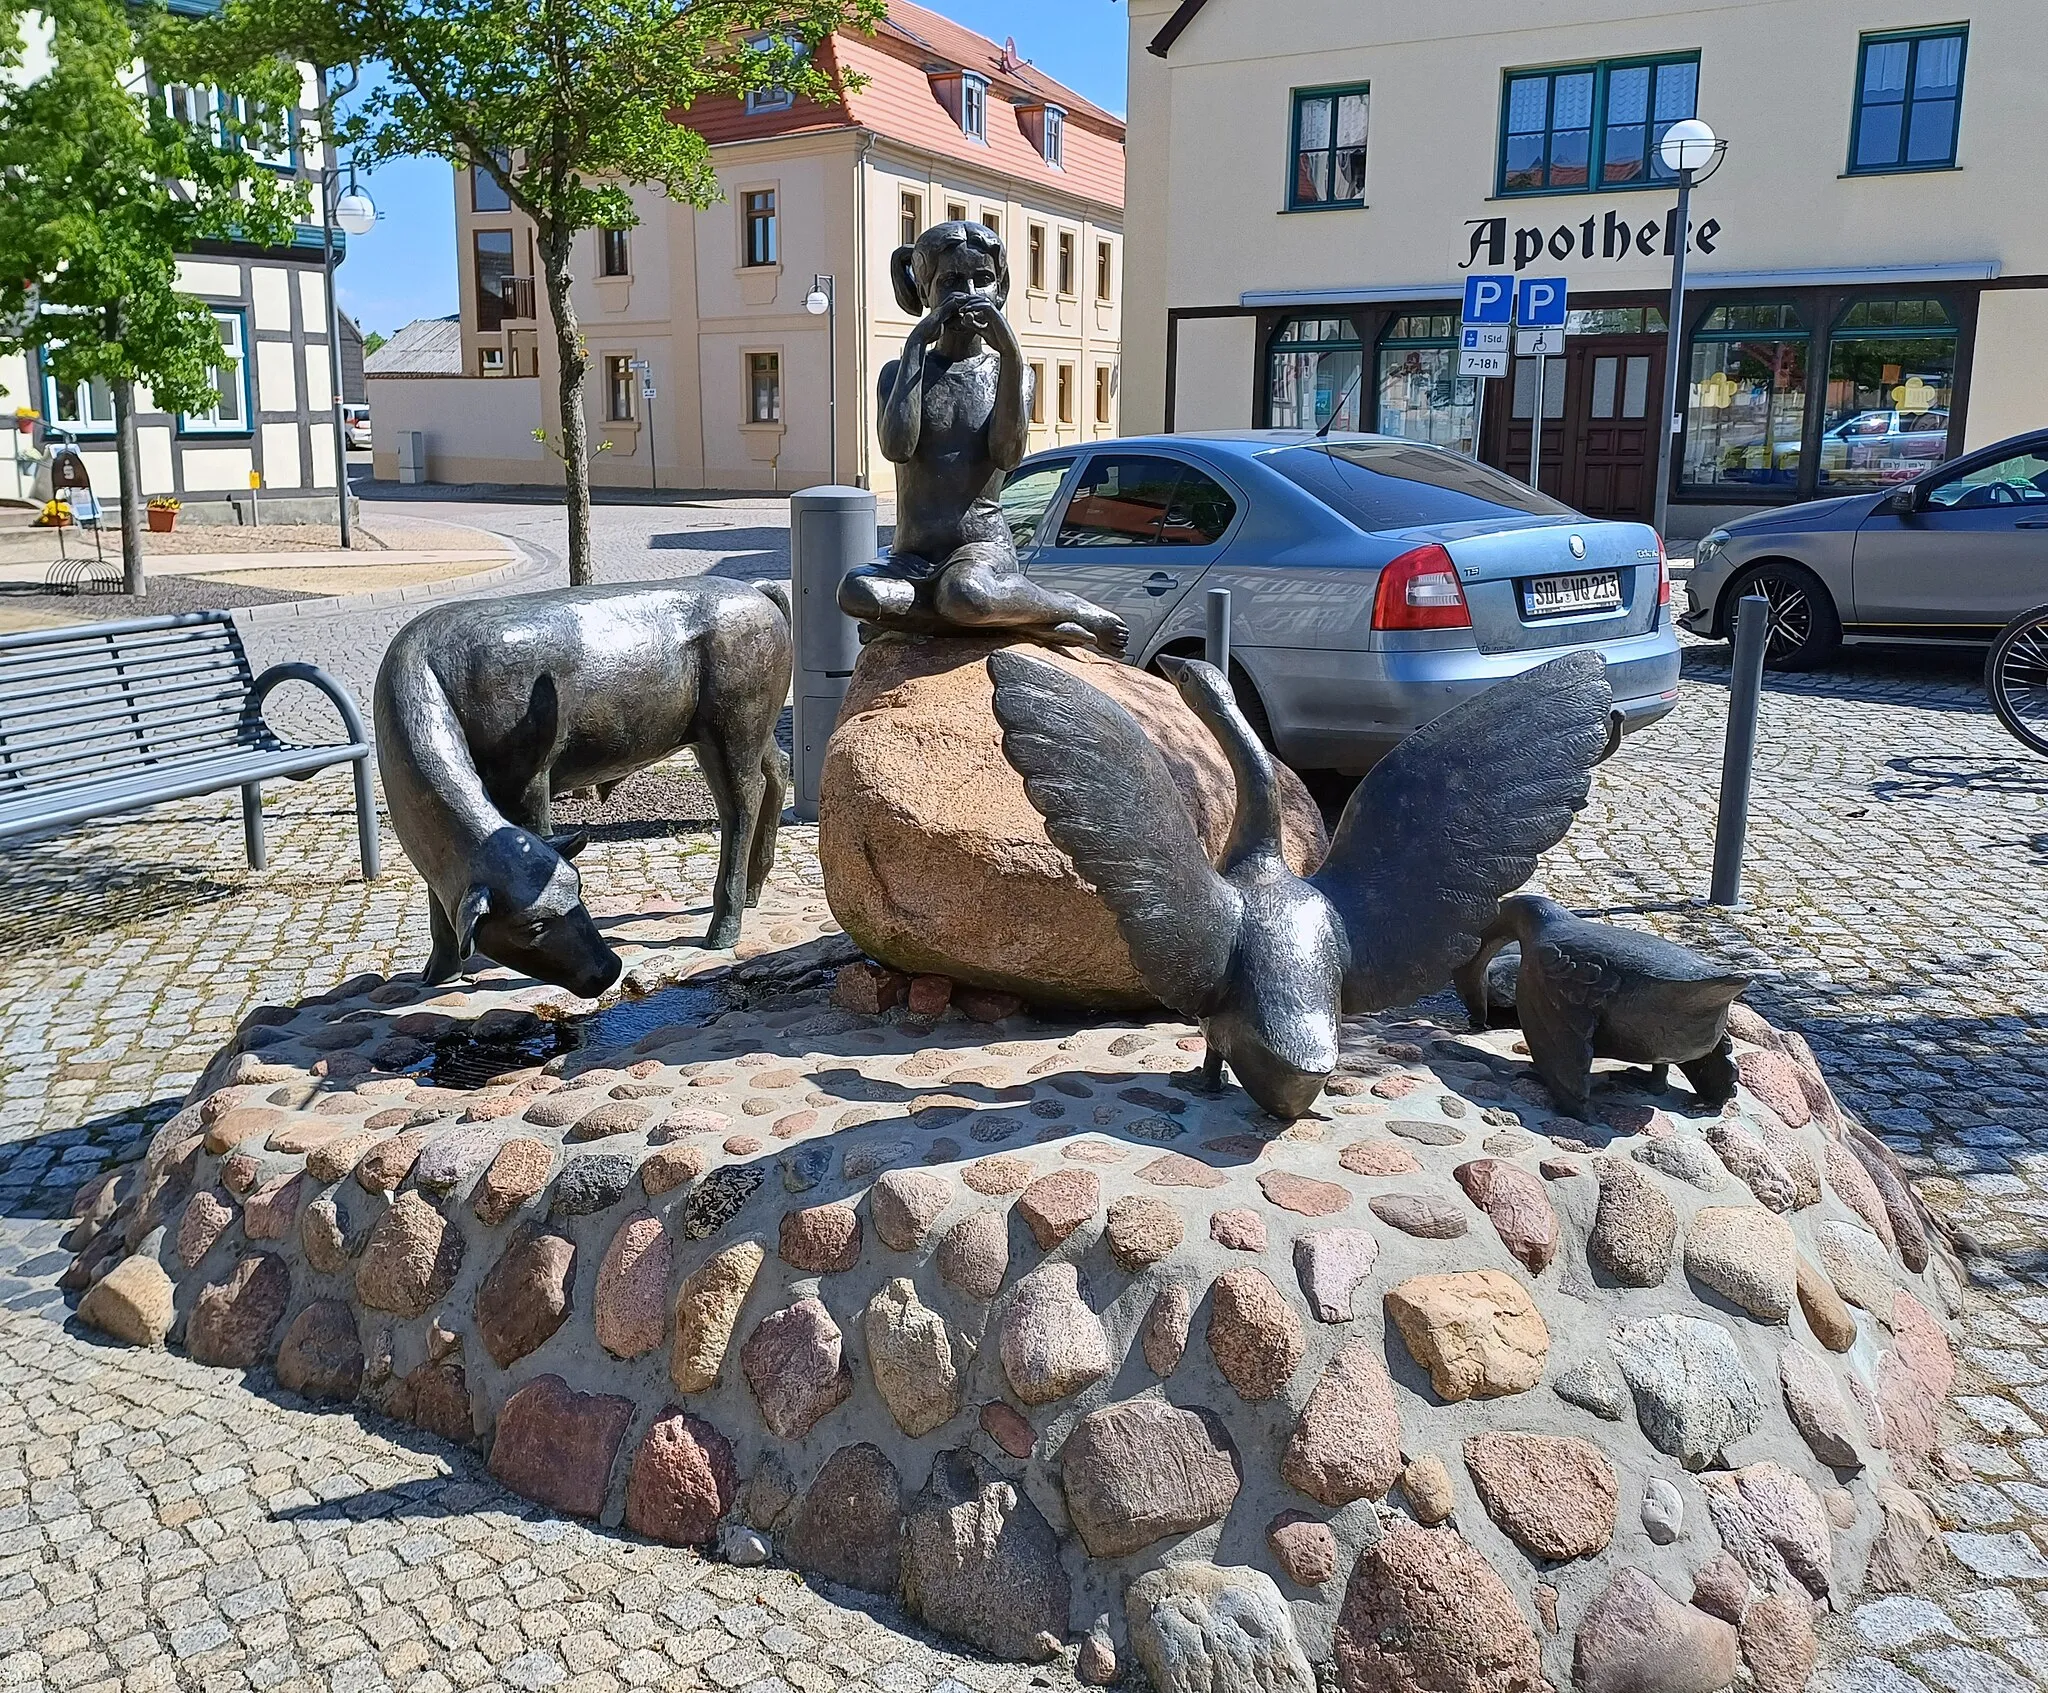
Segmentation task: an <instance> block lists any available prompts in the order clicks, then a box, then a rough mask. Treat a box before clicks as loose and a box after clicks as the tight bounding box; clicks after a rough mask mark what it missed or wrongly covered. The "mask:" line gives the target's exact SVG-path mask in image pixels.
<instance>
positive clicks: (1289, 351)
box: [1122, 0, 2048, 543]
mask: <svg viewBox="0 0 2048 1693" xmlns="http://www.w3.org/2000/svg"><path fill="white" fill-rule="evenodd" d="M1131 26H1132V30H1133V39H1132V51H1131V67H1132V69H1131V89H1130V112H1129V125H1130V129H1129V157H1130V171H1131V180H1132V181H1134V182H1145V183H1148V184H1151V185H1152V192H1150V193H1148V194H1146V195H1145V196H1143V197H1142V199H1141V200H1139V201H1138V202H1136V203H1134V204H1133V206H1132V208H1131V210H1130V212H1129V213H1128V217H1127V223H1126V239H1127V248H1126V272H1125V327H1124V372H1123V396H1122V397H1123V426H1124V428H1125V429H1126V430H1127V431H1133V432H1136V431H1144V430H1151V429H1161V428H1165V429H1183V430H1188V429H1216V428H1242V427H1246V426H1261V427H1263V426H1273V427H1311V428H1313V427H1320V426H1322V425H1324V424H1329V423H1333V424H1334V427H1336V428H1340V429H1363V430H1374V431H1379V432H1382V433H1386V434H1390V435H1399V436H1404V437H1408V438H1412V439H1416V440H1424V441H1432V442H1436V443H1438V444H1441V445H1444V446H1449V447H1454V448H1456V449H1458V450H1460V451H1464V452H1469V453H1473V454H1475V455H1476V456H1477V457H1479V458H1480V459H1482V460H1484V461H1486V462H1487V463H1490V464H1493V465H1497V466H1500V467H1502V468H1504V469H1510V470H1512V471H1513V473H1514V474H1516V475H1517V476H1521V477H1524V478H1526V477H1527V475H1528V473H1529V462H1530V456H1531V450H1532V447H1534V448H1535V449H1536V450H1537V452H1538V455H1539V457H1540V477H1541V482H1542V486H1543V487H1544V488H1545V489H1546V490H1547V491H1549V492H1552V493H1554V494H1556V495H1558V496H1559V497H1560V498H1562V499H1564V500H1566V501H1568V502H1569V503H1571V504H1572V505H1574V506H1577V507H1578V508H1580V509H1581V510H1583V511H1586V512H1588V513H1590V514H1592V515H1595V516H1615V517H1642V518H1647V517H1649V516H1650V515H1651V513H1652V512H1653V510H1654V506H1655V495H1656V487H1655V482H1656V475H1657V459H1658V453H1657V446H1658V442H1657V435H1656V426H1655V425H1656V420H1657V419H1658V418H1659V417H1660V416H1667V415H1670V413H1669V412H1668V411H1667V409H1666V404H1665V394H1666V392H1667V390H1666V382H1667V380H1668V375H1667V372H1666V369H1665V365H1666V347H1667V324H1666V312H1667V309H1668V303H1669V299H1670V291H1671V285H1672V273H1673V268H1674V258H1675V257H1676V250H1677V247H1678V245H1679V243H1680V242H1681V241H1682V242H1683V243H1684V247H1685V254H1684V257H1685V264H1686V280H1687V291H1686V294H1685V308H1684V312H1683V319H1682V323H1681V331H1682V333H1681V335H1680V351H1679V358H1678V368H1679V381H1680V382H1681V384H1682V386H1681V388H1680V389H1679V391H1678V396H1677V397H1678V401H1679V403H1678V405H1677V407H1676V411H1677V413H1678V425H1677V427H1678V434H1677V436H1676V438H1675V440H1674V441H1673V443H1672V449H1673V450H1672V453H1671V456H1670V476H1671V483H1670V523H1669V527H1670V530H1671V534H1672V537H1673V539H1674V541H1676V542H1681V543H1682V542H1686V541H1690V540H1692V539H1696V538H1697V537H1698V536H1699V535H1701V534H1704V533H1705V532H1706V531H1707V530H1708V529H1710V528H1712V527H1713V526H1714V525H1715V524H1717V523H1721V522H1724V521H1726V520H1727V519H1729V518H1730V517H1732V516H1734V515H1736V514H1738V513H1742V512H1748V511H1754V510H1757V509H1759V508H1762V507H1767V506H1771V505H1778V504H1789V503H1791V502H1794V501H1797V500H1803V499H1813V498H1816V497H1825V496H1827V495H1830V494H1837V493H1850V492H1854V491H1856V490H1858V489H1863V488H1869V487H1873V486H1877V485H1881V484H1884V483H1887V482H1891V481H1897V480H1904V479H1906V478H1909V477H1912V476H1915V475H1918V474H1919V473H1920V472H1921V471H1922V470H1924V469H1926V468H1927V467H1928V466H1929V465H1930V464H1932V463H1935V462H1938V461H1940V460H1942V459H1944V458H1948V457H1951V456H1953V455H1955V454H1957V453H1960V452H1963V451H1964V450H1966V449H1969V448H1975V447H1978V446H1983V445H1986V444H1989V443H1991V442H1994V441H1998V440H2001V439H2003V438H2004V437H2006V436H2009V435H2013V434H2017V433H2019V432H2021V431H2023V430H2028V429H2034V428H2039V427H2041V426H2042V425H2043V424H2044V423H2048V400H2044V398H2043V384H2042V381H2041V376H2042V373H2043V371H2044V369H2048V219H2043V218H2041V217H2040V216H2039V215H2038V213H2037V211H2036V209H2035V208H2034V206H2033V204H2032V201H2033V199H2034V196H2033V195H2032V194H2030V193H2029V192H2028V191H2026V189H2025V188H2023V187H2022V186H2021V185H2023V184H2032V183H2037V182H2039V181H2041V180H2042V179H2043V176H2044V174H2048V126H2043V125H2041V124H2039V123H2038V122H2034V121H2031V118H2032V114H2034V113H2036V112H2037V111H2038V109H2039V92H2038V69H2039V67H2040V66H2041V65H2043V64H2048V5H2042V4H2041V3H2040V0H1980V3H1978V4H1975V5H1969V6H1967V7H1966V9H1965V10H1963V11H1960V12H1959V11H1958V10H1956V9H1955V8H1954V7H1953V6H1952V5H1950V4H1945V3H1943V0H1857V3H1856V4H1854V5H1844V4H1841V3H1840V0H1730V3H1728V4H1723V5H1721V6H1717V7H1714V8H1711V9H1705V8H1699V7H1695V6H1693V5H1690V4H1687V3H1685V0H1626V3H1624V0H1557V3H1555V4H1547V5H1545V6H1543V7H1540V8H1509V7H1502V6H1499V5H1498V4H1496V3H1494V0H1438V3H1437V4H1436V5H1434V6H1431V7H1427V8H1417V7H1404V6H1392V5H1386V4H1380V3H1374V4H1367V5H1360V4H1357V3H1356V0H1295V3H1294V4H1292V5H1290V6H1289V7H1288V8H1287V29H1286V39H1285V41H1284V42H1276V40H1275V35H1274V30H1273V22H1272V16H1271V13H1270V9H1269V8H1267V7H1264V6H1261V5H1259V4H1256V3H1255V0H1133V4H1132V6H1131ZM1221 112H1229V113H1232V114H1233V119H1232V121H1231V122H1228V123H1219V122H1218V121H1217V114H1218V113H1221ZM1688 119H1697V120H1701V121H1703V122H1704V123H1705V124H1706V126H1707V127H1708V128H1709V129H1710V130H1711V131H1712V133H1713V135H1714V136H1715V137H1717V138H1718V140H1719V142H1720V146H1719V147H1718V148H1717V149H1716V150H1715V152H1714V155H1713V156H1712V158H1711V162H1710V164H1709V165H1708V167H1706V168H1704V169H1702V170H1701V171H1700V173H1699V177H1698V181H1697V185H1696V186H1695V187H1694V188H1693V190H1692V194H1691V206H1690V216H1689V217H1688V219H1687V227H1686V228H1685V229H1684V230H1683V231H1682V232H1681V231H1680V230H1679V228H1678V226H1677V199H1678V195H1677V181H1676V177H1675V176H1674V174H1673V172H1672V171H1671V170H1670V169H1669V168H1668V167H1667V165H1666V163H1665V160H1664V157H1663V154H1664V152H1665V151H1666V149H1665V148H1664V146H1663V145H1662V144H1663V143H1664V141H1665V139H1666V137H1667V134H1668V132H1669V130H1670V129H1671V126H1672V125H1674V124H1677V123H1680V122H1682V121H1684V120H1688ZM1476 273H1485V274H1505V275H1509V276H1519V277H1529V278H1535V277H1563V278H1565V279H1566V282H1567V284H1568V287H1569V307H1570V310H1569V316H1568V319H1567V325H1566V327H1567V330H1568V333H1567V335H1566V337H1565V351H1564V354H1563V356H1562V357H1558V358H1550V359H1545V360H1544V361H1542V364H1541V368H1540V376H1539V365H1538V361H1537V360H1535V359H1533V358H1530V359H1523V358H1512V357H1511V358H1510V359H1509V360H1508V361H1507V368H1506V370H1505V371H1504V373H1503V376H1502V378H1501V379H1499V380H1492V381H1485V382H1481V381H1480V380H1478V379H1475V378H1473V377H1470V376H1461V375H1460V374H1459V363H1460V361H1459V353H1458V346H1457V341H1458V331H1459V326H1460V310H1461V300H1462V297H1463V293H1464V279H1465V278H1466V277H1468V276H1470V275H1473V274H1476ZM1539 386H1540V390H1541V392H1540V394H1539V391H1538V390H1539ZM1539 418H1540V429H1539V428H1537V427H1536V426H1537V424H1538V420H1539ZM1532 434H1534V435H1535V436H1536V437H1537V438H1536V440H1534V441H1532V438H1531V437H1532Z"/></svg>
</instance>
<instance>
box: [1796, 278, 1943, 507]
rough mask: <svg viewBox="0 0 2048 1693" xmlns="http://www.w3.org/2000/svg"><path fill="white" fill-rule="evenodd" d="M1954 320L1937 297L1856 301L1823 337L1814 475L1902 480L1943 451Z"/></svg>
mask: <svg viewBox="0 0 2048 1693" xmlns="http://www.w3.org/2000/svg"><path fill="white" fill-rule="evenodd" d="M1955 370H1956V324H1955V317H1954V314H1953V313H1952V312H1951V311H1950V310H1949V308H1948V306H1947V304H1946V303H1945V302H1943V301H1941V300H1938V299H1869V300H1859V301H1857V302H1856V303H1855V304H1854V305H1852V306H1851V307H1849V309H1848V310H1847V311H1845V312H1844V313H1843V314H1842V316H1841V318H1840V320H1839V321H1838V322H1837V323H1836V325H1835V331H1834V334H1833V335H1832V336H1831V337H1830V338H1829V342H1828V386H1827V396H1826V404H1825V406H1824V407H1823V414H1822V421H1821V435H1820V481H1821V483H1822V484H1823V485H1824V486H1827V487H1829V488H1831V489H1834V490H1838V491H1843V492H1849V491H1853V490H1855V489H1857V488H1876V487H1882V486H1884V485H1885V484H1886V483H1890V482H1907V481H1910V480H1911V479H1912V478H1914V477H1916V476H1918V475H1919V474H1920V473H1921V472H1922V471H1924V470H1927V469H1928V468H1930V467H1931V466H1933V465H1936V464H1939V463H1940V462H1941V461H1942V460H1943V459H1945V458H1947V457H1948V456H1949V444H1948V425H1949V401H1950V397H1951V390H1952V388H1953V385H1954V382H1955Z"/></svg>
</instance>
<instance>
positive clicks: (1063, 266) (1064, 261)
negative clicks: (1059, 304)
mask: <svg viewBox="0 0 2048 1693" xmlns="http://www.w3.org/2000/svg"><path fill="white" fill-rule="evenodd" d="M1060 292H1061V293H1062V294H1071V293H1073V292H1074V232H1073V231H1072V230H1071V229H1063V230H1061V231H1060Z"/></svg>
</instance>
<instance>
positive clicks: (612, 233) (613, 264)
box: [597, 229, 633, 276]
mask: <svg viewBox="0 0 2048 1693" xmlns="http://www.w3.org/2000/svg"><path fill="white" fill-rule="evenodd" d="M597 274H598V275H599V276H631V275H632V274H633V249H632V241H631V237H630V236H629V234H628V233H627V231H625V230H623V229H600V230H599V231H598V232H597Z"/></svg>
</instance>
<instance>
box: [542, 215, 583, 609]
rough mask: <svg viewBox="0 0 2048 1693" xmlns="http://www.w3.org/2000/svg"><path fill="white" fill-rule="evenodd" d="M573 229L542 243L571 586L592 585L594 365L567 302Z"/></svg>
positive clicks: (550, 233) (553, 233) (551, 234)
mask: <svg viewBox="0 0 2048 1693" xmlns="http://www.w3.org/2000/svg"><path fill="white" fill-rule="evenodd" d="M574 236H575V232H574V231H573V230H549V231H548V232H547V233H546V234H545V235H543V236H542V238H541V242H540V263H541V270H542V273H543V277H544V280H545V282H546V284H547V294H548V315H549V316H550V317H552V318H553V319H554V321H555V358H556V361H557V364H558V366H559V370H558V373H557V374H558V377H559V381H560V384H561V394H560V397H561V409H562V481H563V483H564V485H565V487H566V489H567V491H568V497H569V585H570V586H571V587H576V588H580V587H582V586H584V585H585V584H586V583H588V582H590V581H592V580H593V577H592V573H591V567H590V438H589V436H588V434H586V432H585V430H584V424H583V378H584V376H585V375H586V374H587V372H588V370H589V366H590V355H589V353H588V352H587V351H586V350H585V349H584V345H583V334H582V331H581V330H580V329H579V328H578V327H577V323H576V306H575V303H574V302H573V301H572V300H571V299H570V298H569V280H570V278H569V246H570V242H571V241H572V240H573V239H574Z"/></svg>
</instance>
